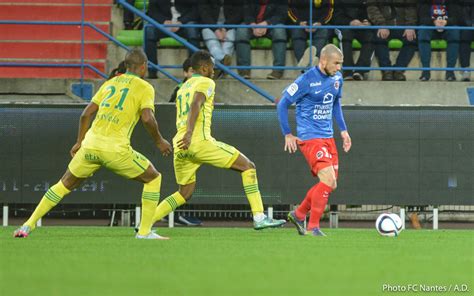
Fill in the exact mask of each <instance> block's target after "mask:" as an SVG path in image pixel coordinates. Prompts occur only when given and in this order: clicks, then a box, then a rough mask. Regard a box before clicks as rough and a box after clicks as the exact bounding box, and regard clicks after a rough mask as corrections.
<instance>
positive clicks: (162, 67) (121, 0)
mask: <svg viewBox="0 0 474 296" xmlns="http://www.w3.org/2000/svg"><path fill="white" fill-rule="evenodd" d="M117 3H119V4H121V5H122V6H123V7H124V8H125V9H128V10H130V11H132V12H133V13H134V14H136V15H138V16H139V17H141V18H142V19H143V20H144V21H146V22H148V24H147V25H146V26H153V27H155V28H157V29H158V30H160V31H161V32H163V33H164V34H166V35H168V36H170V37H172V38H174V39H176V40H177V41H179V42H180V43H182V44H183V45H184V46H185V47H186V48H188V49H191V50H192V51H196V50H198V48H196V47H194V46H193V45H192V44H190V43H189V42H187V41H186V40H185V39H183V38H181V37H180V36H178V35H177V34H175V33H173V32H171V31H169V30H168V29H167V27H182V28H186V27H195V28H284V29H310V31H309V40H310V43H311V44H312V40H313V32H312V30H311V29H315V28H317V27H315V26H313V25H312V23H313V22H312V10H313V5H312V2H311V1H309V4H310V5H309V12H310V21H309V23H310V25H308V26H294V25H268V26H261V25H221V24H181V25H177V24H173V25H162V24H159V23H158V22H156V21H155V20H154V19H152V18H151V17H149V16H148V15H146V14H145V13H143V12H142V11H140V10H138V9H137V8H135V7H134V6H132V5H130V4H128V3H127V2H126V1H125V0H117ZM84 7H85V0H82V5H81V21H79V22H46V21H0V25H2V24H18V25H74V26H80V27H81V57H80V58H81V63H80V64H65V63H54V64H52V63H0V66H1V67H74V68H80V69H81V78H80V81H81V94H82V91H83V89H84V87H83V85H84V68H88V69H90V70H92V71H94V72H95V73H97V74H98V75H100V76H101V77H103V78H106V77H107V75H106V74H104V73H102V72H101V71H99V70H98V69H97V68H95V67H94V66H92V65H90V64H88V63H85V62H84V59H85V57H84V41H85V40H84V28H85V27H90V28H92V29H93V30H95V31H96V32H98V33H100V34H101V35H103V36H105V37H106V38H107V39H109V40H110V41H112V42H113V43H114V44H116V45H117V46H119V47H121V48H123V49H125V50H127V51H128V50H130V49H129V48H128V47H127V46H126V45H124V44H123V43H121V42H120V41H118V40H117V39H116V38H114V37H113V36H111V35H110V34H108V33H106V32H104V31H102V30H101V29H100V28H98V27H97V26H95V25H94V24H92V23H90V22H85V21H84V11H85V8H84ZM324 28H325V29H371V30H375V29H400V28H410V29H419V30H433V29H436V28H437V27H435V26H405V27H402V26H357V27H353V26H339V25H338V26H332V25H325V26H324ZM443 29H444V30H474V27H461V26H447V27H443ZM309 48H310V51H311V50H312V48H311V47H309ZM311 64H312V54H311V53H310V65H311ZM149 65H150V66H151V67H152V68H154V69H156V70H158V71H159V72H161V73H163V74H164V75H165V76H166V77H168V78H170V79H172V80H174V81H176V82H179V79H177V78H176V77H174V76H173V75H171V74H170V73H169V72H167V71H166V70H165V69H168V68H171V69H176V68H180V67H181V66H180V65H159V64H153V63H150V62H149ZM216 66H217V67H218V68H219V69H221V70H223V71H224V72H225V73H227V74H229V75H230V76H232V77H233V78H235V79H236V80H238V81H239V82H241V83H242V84H244V85H246V86H247V87H249V88H251V89H252V90H254V91H255V92H256V93H258V94H259V95H261V96H263V97H264V98H266V99H267V100H269V101H271V102H274V100H275V99H274V97H273V96H271V95H270V94H269V93H267V92H266V91H265V90H263V89H261V88H259V87H257V86H256V85H255V84H253V83H252V82H250V81H248V80H246V79H244V78H242V77H241V76H240V75H238V74H237V73H235V72H234V71H231V70H233V69H256V70H263V69H269V70H304V69H306V68H307V67H289V66H281V67H275V66H224V65H223V64H221V63H220V62H218V61H217V62H216ZM345 69H347V70H408V71H423V70H432V71H474V68H459V67H449V68H448V67H437V68H425V67H412V68H403V67H345Z"/></svg>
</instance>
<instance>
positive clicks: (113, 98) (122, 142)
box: [81, 72, 155, 152]
mask: <svg viewBox="0 0 474 296" xmlns="http://www.w3.org/2000/svg"><path fill="white" fill-rule="evenodd" d="M92 102H93V103H94V104H97V105H98V106H99V110H98V111H97V115H96V117H95V119H94V122H93V123H92V127H91V128H90V129H89V130H88V131H87V133H86V136H85V138H84V140H83V141H82V145H81V146H82V147H84V148H89V149H97V150H103V151H111V152H118V151H123V149H128V148H129V147H130V137H131V135H132V132H133V129H134V128H135V125H136V124H137V122H138V120H139V119H140V116H141V111H142V110H143V109H145V108H149V109H151V110H152V111H155V104H154V103H155V90H154V89H153V86H152V85H151V84H149V83H148V82H146V81H145V80H143V79H141V78H140V77H138V76H137V75H135V74H131V73H128V72H127V73H125V74H122V75H120V76H117V77H114V78H112V79H110V80H108V81H106V82H105V83H104V84H103V85H102V86H101V87H100V89H99V90H98V91H97V93H96V94H95V95H94V97H93V98H92Z"/></svg>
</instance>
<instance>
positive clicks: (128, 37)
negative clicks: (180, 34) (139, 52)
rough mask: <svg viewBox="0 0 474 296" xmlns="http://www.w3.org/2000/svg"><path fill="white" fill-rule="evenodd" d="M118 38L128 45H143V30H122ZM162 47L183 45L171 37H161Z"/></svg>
mask: <svg viewBox="0 0 474 296" xmlns="http://www.w3.org/2000/svg"><path fill="white" fill-rule="evenodd" d="M117 40H118V41H120V42H122V43H123V44H125V45H127V46H142V45H143V30H121V31H119V33H118V35H117ZM160 46H161V47H183V45H182V44H181V43H179V42H178V41H176V40H175V39H173V38H171V37H167V38H162V39H160Z"/></svg>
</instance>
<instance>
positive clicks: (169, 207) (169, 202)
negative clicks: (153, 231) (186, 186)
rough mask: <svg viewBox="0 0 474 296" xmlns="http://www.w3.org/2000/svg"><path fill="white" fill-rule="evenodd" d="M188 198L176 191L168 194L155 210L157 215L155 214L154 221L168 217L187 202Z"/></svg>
mask: <svg viewBox="0 0 474 296" xmlns="http://www.w3.org/2000/svg"><path fill="white" fill-rule="evenodd" d="M185 203H186V200H185V199H184V197H183V196H182V195H181V194H180V193H179V191H176V192H175V193H173V194H171V195H170V196H168V197H167V198H166V199H165V200H163V201H162V202H160V204H159V205H158V207H157V208H156V210H155V215H154V216H153V223H154V222H156V221H159V220H161V219H163V218H164V217H166V216H167V215H168V214H169V213H171V212H173V211H174V210H176V209H177V208H178V207H180V206H181V205H183V204H185Z"/></svg>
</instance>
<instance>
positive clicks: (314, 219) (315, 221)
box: [295, 182, 332, 230]
mask: <svg viewBox="0 0 474 296" xmlns="http://www.w3.org/2000/svg"><path fill="white" fill-rule="evenodd" d="M331 192H332V188H331V187H330V186H328V185H326V184H324V183H323V182H319V183H318V184H316V185H314V186H313V187H311V188H310V189H309V190H308V193H306V197H305V199H304V200H303V202H302V203H301V205H300V206H299V207H298V208H297V209H296V211H295V214H296V218H298V219H299V220H304V219H305V217H306V214H307V213H308V212H309V211H310V210H311V214H310V217H309V224H308V229H310V230H311V229H313V228H319V220H320V219H321V216H322V215H323V213H324V209H325V208H326V204H327V203H328V198H329V194H331Z"/></svg>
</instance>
